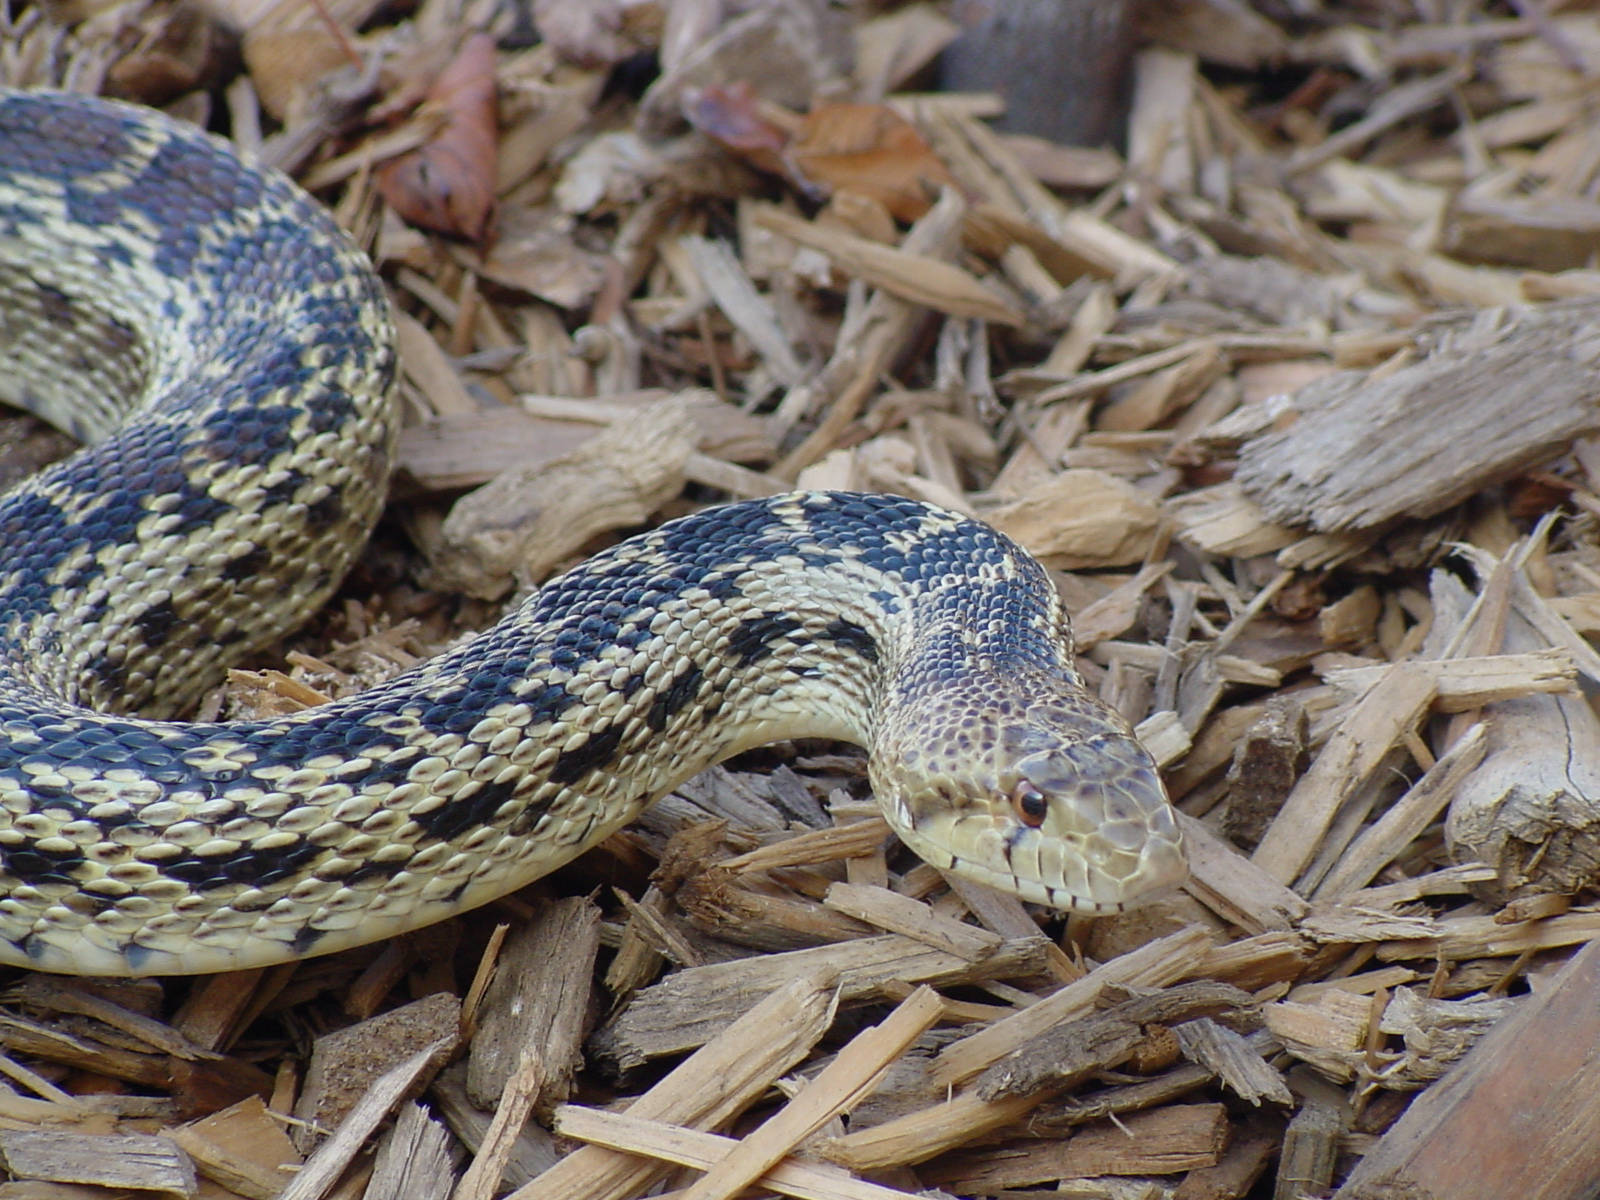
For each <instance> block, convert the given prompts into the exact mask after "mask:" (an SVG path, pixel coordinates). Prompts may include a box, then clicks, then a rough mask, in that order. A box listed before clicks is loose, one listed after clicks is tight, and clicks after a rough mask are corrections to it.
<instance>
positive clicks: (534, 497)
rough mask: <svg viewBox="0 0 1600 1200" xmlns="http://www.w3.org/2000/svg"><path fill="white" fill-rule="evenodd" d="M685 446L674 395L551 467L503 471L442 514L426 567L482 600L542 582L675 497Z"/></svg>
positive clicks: (683, 416) (685, 408) (688, 447)
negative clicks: (526, 582)
mask: <svg viewBox="0 0 1600 1200" xmlns="http://www.w3.org/2000/svg"><path fill="white" fill-rule="evenodd" d="M694 447H695V426H694V419H693V417H692V416H691V413H690V404H689V398H688V394H684V395H677V396H671V397H669V398H667V399H666V400H662V401H660V402H659V403H657V404H653V405H651V406H650V407H649V408H647V409H645V410H643V411H642V412H641V413H639V415H638V416H637V417H636V418H635V419H634V420H632V421H628V422H621V423H618V424H616V425H613V426H611V427H609V428H608V429H606V430H605V432H603V433H600V434H597V435H596V436H595V437H593V438H591V439H589V440H588V441H586V442H584V443H583V445H581V446H580V447H578V449H576V450H574V451H572V453H570V454H567V455H565V456H563V457H562V458H560V459H558V460H556V461H554V462H550V463H544V464H542V465H541V466H539V467H538V468H529V467H514V468H511V469H510V470H507V471H504V472H502V473H501V474H500V475H498V476H496V477H495V478H494V480H493V481H491V482H490V483H487V484H485V485H484V486H483V487H481V488H479V489H478V490H477V491H475V492H473V493H471V494H470V495H467V496H464V497H462V498H461V499H460V500H458V501H457V502H456V503H455V505H454V506H453V507H452V508H451V510H450V515H449V516H448V517H446V518H445V521H444V526H443V529H442V541H441V544H440V545H439V546H437V547H435V549H434V552H433V553H432V554H431V555H430V560H431V562H432V565H433V567H434V569H435V570H436V571H438V572H439V573H440V575H441V577H442V578H443V579H444V580H446V581H447V582H448V583H449V584H450V585H451V586H454V587H458V588H460V589H461V590H462V591H465V592H467V593H468V594H469V595H473V596H477V597H479V598H480V599H486V600H492V599H495V598H497V597H499V596H502V595H504V594H505V592H506V591H507V590H509V589H510V587H511V586H512V583H513V581H514V579H515V578H523V579H542V578H543V577H544V576H545V575H546V574H548V573H549V571H550V570H551V568H552V567H554V566H555V564H556V563H558V562H559V561H560V560H561V559H562V558H563V557H565V556H566V555H568V554H571V553H572V552H573V551H574V550H576V549H578V547H580V546H582V545H583V544H584V543H585V542H587V541H588V540H589V539H590V538H592V537H595V536H596V535H597V534H600V533H603V532H605V531H606V530H608V529H617V528H619V527H626V526H633V525H638V524H641V523H642V522H643V521H644V520H645V519H646V518H648V517H649V516H650V515H651V514H652V513H654V512H655V511H656V510H657V509H658V508H660V507H661V505H662V504H664V503H666V501H667V500H669V499H671V498H672V497H673V496H676V495H677V494H678V492H679V491H680V490H681V489H682V488H683V478H684V477H683V468H684V464H685V463H686V462H687V461H688V458H689V455H690V453H692V452H693V450H694Z"/></svg>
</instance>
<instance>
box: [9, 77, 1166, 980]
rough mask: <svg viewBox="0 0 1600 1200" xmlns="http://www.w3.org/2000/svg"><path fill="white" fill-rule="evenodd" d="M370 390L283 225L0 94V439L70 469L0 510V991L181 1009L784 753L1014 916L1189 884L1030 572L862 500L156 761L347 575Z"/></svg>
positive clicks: (283, 194)
mask: <svg viewBox="0 0 1600 1200" xmlns="http://www.w3.org/2000/svg"><path fill="white" fill-rule="evenodd" d="M393 373H394V351H393V348H392V343H391V331H390V325H389V317H388V310H387V308H386V301H385V299H384V296H383V293H382V291H381V288H380V285H379V283H378V281H377V280H376V278H375V277H374V275H373V272H372V270H371V267H370V266H369V265H368V264H367V263H366V261H365V259H364V258H363V256H362V255H361V254H360V253H359V252H358V251H356V250H355V249H354V248H353V247H352V246H351V245H350V244H349V242H348V241H347V240H346V239H345V238H344V237H343V235H342V234H341V233H340V232H339V231H338V230H337V228H336V227H335V226H334V225H333V223H332V221H331V220H330V218H329V217H328V216H327V214H326V213H325V212H324V211H323V210H322V209H321V208H320V207H319V206H318V205H317V204H316V203H314V202H313V201H311V200H310V199H308V198H307V197H305V196H304V195H303V194H302V193H301V192H300V191H299V190H298V189H296V188H295V187H294V186H293V185H292V184H290V183H289V182H287V181H286V180H284V179H282V178H281V177H279V176H277V175H276V174H273V173H271V172H267V171H262V170H257V169H255V168H253V167H249V166H246V165H244V164H243V163H241V162H240V160H239V159H238V158H236V157H235V155H234V154H233V153H232V152H231V151H230V150H228V149H227V148H226V147H225V146H223V145H222V144H221V143H219V142H217V141H215V140H213V139H212V138H210V137H208V136H207V135H204V134H201V133H199V132H196V131H194V130H191V129H188V128H187V127H185V126H181V125H179V124H177V123H175V122H172V121H170V120H169V119H167V118H165V117H162V116H160V115H159V114H156V113H153V112H150V111H147V110H143V109H138V108H133V107H128V106H123V105H117V104H111V103H108V102H104V101H98V100H90V99H86V98H83V97H74V96H65V95H59V94H50V93H26V92H8V91H0V400H5V401H7V402H10V403H13V404H15V405H18V406H21V407H23V408H27V409H29V410H31V411H33V412H35V413H37V414H39V415H40V416H42V417H44V418H46V419H47V420H50V421H52V422H53V423H55V424H57V425H60V426H61V427H62V428H64V429H66V430H67V431H69V432H71V433H73V434H74V435H76V436H77V437H79V438H80V439H81V440H82V441H84V442H85V443H86V446H85V448H84V449H82V450H81V451H79V452H78V453H77V454H76V455H74V456H72V457H70V458H68V459H66V460H64V461H62V462H60V463H57V464H55V465H54V466H53V467H51V468H49V469H47V470H45V471H43V472H41V473H40V474H38V475H36V476H34V477H33V478H32V479H30V480H28V481H27V482H25V483H24V484H22V485H21V486H19V487H18V488H16V489H15V490H13V491H11V492H10V493H8V494H7V495H5V496H4V497H3V498H0V961H3V962H5V963H10V964H16V965H21V966H30V967H35V968H39V969H43V970H48V971H61V972H70V973H75V974H99V975H144V974H169V973H172V974H179V973H191V972H204V971H220V970H229V969H236V968H243V967H252V966H260V965H264V964H268V963H274V962H281V961H284V960H289V959H294V958H299V957H303V956H307V955H313V954H322V953H327V952H329V951H333V950H338V949H342V948H345V947H349V946H353V945H359V944H362V943H365V942H370V941H374V940H376V939H379V938H385V937H390V936H393V935H395V934H399V933H402V932H404V931H406V930H410V929H415V928H417V927H419V926H422V925H425V924H428V923H430V922H433V921H437V920H440V919H441V918H444V917H447V916H449V915H451V914H453V913H457V912H460V911H462V910H463V909H466V908H470V907H472V906H474V905H479V904H483V903H485V902H486V901H488V900H491V899H493V898H495V897H497V896H500V895H503V894H505V893H506V892H509V891H511V890H512V889H514V888H518V887H521V886H522V885H524V884H526V883H528V882H530V881H531V880H534V879H537V878H538V877H540V876H542V875H544V874H546V873H547V872H549V871H551V870H553V869H554V868H555V867H557V866H559V865H560V864H562V863H564V862H566V861H568V860H569V859H571V858H573V857H574V856H575V855H577V854H578V853H580V852H581V851H583V850H584V849H586V848H587V847H589V846H592V845H594V844H595V843H596V842H598V841H600V840H601V839H603V838H605V837H606V836H608V835H609V834H611V833H612V832H613V831H615V830H617V829H618V828H620V827H621V826H623V825H625V824H627V823H628V821H630V820H631V819H633V818H634V817H635V816H637V815H638V813H639V812H640V811H641V810H642V809H643V808H644V807H645V806H647V805H648V804H650V803H651V802H652V801H654V800H655V799H656V798H657V797H658V796H660V795H662V794H663V793H664V792H666V791H668V790H670V789H671V788H672V787H674V786H676V785H677V784H678V783H680V782H682V781H683V780H684V779H686V778H687V777H689V776H690V775H692V774H694V773H695V772H696V771H699V770H701V769H703V768H704V767H706V766H708V765H710V764H712V763H715V762H717V761H719V760H721V759H724V758H726V757H728V756H729V755H731V754H734V753H737V752H738V751H740V750H744V749H747V748H749V747H752V746H756V745H760V744H762V743H765V742H769V741H772V740H774V739H781V738H793V737H833V738H840V739H845V740H848V741H851V742H855V743H858V744H860V745H863V746H866V747H867V748H868V750H869V753H870V767H869V771H870V778H871V783H872V786H873V788H874V790H875V792H876V794H877V797H878V799H879V801H880V802H881V803H882V805H883V808H884V811H885V813H886V815H887V817H888V819H889V821H890V823H891V824H892V825H893V827H894V828H895V830H896V831H897V832H898V834H899V835H900V837H901V838H902V839H903V840H904V841H905V842H906V843H907V844H908V845H909V846H910V847H911V848H912V849H914V850H915V851H917V852H918V853H919V854H921V855H922V856H923V857H924V858H926V859H927V860H928V861H930V862H932V863H934V864H935V865H936V866H939V867H944V868H949V869H951V870H954V871H956V872H959V873H961V874H963V875H966V876H970V877H972V878H975V879H978V880H982V881H984V882H987V883H991V884H994V885H995V886H997V887H1001V888H1005V889H1009V890H1010V891H1012V892H1015V893H1017V894H1018V895H1021V896H1023V897H1025V898H1027V899H1030V900H1037V901H1042V902H1044V903H1046V904H1050V905H1054V906H1056V907H1058V908H1062V909H1074V910H1078V911H1083V912H1090V913H1095V912H1111V911H1115V910H1118V909H1121V908H1124V907H1126V906H1128V905H1130V904H1133V903H1136V902H1138V901H1140V900H1143V899H1145V898H1146V897H1148V896H1150V895H1153V894H1157V893H1160V892H1162V891H1165V890H1167V889H1168V888H1170V887H1171V886H1172V885H1174V884H1175V883H1176V882H1177V881H1179V880H1180V879H1181V878H1182V877H1183V874H1184V871H1185V866H1184V856H1183V849H1182V844H1181V840H1180V837H1179V834H1178V830H1177V826H1176V824H1175V821H1174V818H1173V814H1172V812H1171V810H1170V808H1169V807H1168V805H1167V803H1166V800H1165V795H1164V793H1163V791H1162V786H1161V783H1160V780H1159V777H1158V776H1157V773H1156V770H1155V767H1154V765H1153V763H1152V762H1151V760H1150V758H1149V756H1148V754H1146V752H1145V751H1144V750H1143V749H1142V748H1141V747H1140V746H1139V745H1138V743H1137V742H1135V741H1134V739H1133V736H1132V734H1131V733H1130V731H1129V730H1128V727H1127V725H1126V724H1125V723H1124V722H1123V721H1122V720H1121V719H1120V718H1119V717H1117V716H1116V715H1115V714H1114V713H1112V712H1111V711H1110V710H1109V709H1107V708H1105V707H1104V706H1103V705H1101V704H1100V703H1099V702H1098V701H1097V700H1095V699H1093V698H1092V697H1091V696H1089V695H1088V693H1087V692H1086V691H1085V690H1084V686H1083V683H1082V680H1081V679H1080V677H1079V676H1078V674H1077V673H1076V671H1075V669H1074V667H1073V665H1072V653H1071V635H1070V632H1069V630H1068V626H1067V620H1066V616H1065V614H1064V612H1063V611H1062V608H1061V605H1060V603H1059V601H1058V600H1057V597H1056V593H1055V589H1054V588H1053V586H1052V585H1051V583H1050V580H1049V578H1048V576H1047V575H1046V574H1045V572H1044V570H1043V569H1042V568H1041V567H1040V566H1039V565H1038V563H1036V562H1035V561H1034V560H1033V559H1032V558H1030V557H1029V556H1028V555H1027V554H1026V553H1025V552H1024V551H1022V550H1021V549H1019V548H1018V547H1017V546H1015V545H1014V544H1012V543H1011V542H1010V541H1008V540H1007V539H1006V538H1004V537H1002V536H1000V535H999V534H998V533H996V532H995V531H993V530H991V529H990V528H988V527H987V526H985V525H983V524H981V523H978V522H976V521H972V520H969V519H966V518H964V517H961V516H958V515H956V514H954V513H950V512H946V511H943V510H941V509H937V508H933V507H930V506H928V505H925V504H920V503H916V502H913V501H909V500H903V499H898V498H895V497H890V496H873V495H857V494H847V493H796V494H792V495H785V496H778V497H775V498H772V499H769V500H761V501H755V502H751V503H740V504H730V505H726V506H724V507H720V508H713V509H709V510H707V511H704V512H701V513H698V514H696V515H694V516H690V517H687V518H684V519H682V520H678V521H674V522H671V523H669V524H666V525H663V526H661V527H660V528H658V529H656V530H655V531H654V532H652V533H648V534H645V535H643V536H640V537H636V538H633V539H631V540H629V541H627V542H624V543H622V544H621V545H619V546H616V547H615V548H613V549H611V550H608V551H606V552H604V553H602V554H600V555H598V556H597V557H595V558H593V559H591V560H590V561H588V562H587V563H585V564H583V565H582V566H580V567H579V568H578V569H576V570H574V571H572V572H571V573H569V574H567V575H565V576H563V577H561V578H559V579H557V580H555V581H554V582H552V583H550V584H548V585H546V586H545V587H544V588H543V589H542V590H540V591H539V592H538V593H537V594H536V595H534V596H533V597H532V598H531V599H530V600H528V601H527V602H526V603H525V604H524V605H523V606H522V607H521V608H520V609H519V610H517V611H515V612H513V613H512V614H511V615H510V616H508V617H506V618H505V619H504V620H503V621H501V622H500V623H499V624H498V625H496V626H494V627H493V628H492V629H490V630H488V631H487V632H485V633H482V634H480V635H478V636H477V637H476V638H474V639H473V640H471V641H469V642H466V643H464V644H463V645H461V646H460V647H459V648H457V649H455V650H453V651H450V652H449V653H446V654H444V655H443V656H441V657H439V658H437V659H435V660H433V661H431V662H428V663H425V664H423V665H422V666H420V667H418V668H416V669H414V670H411V671H409V672H407V673H405V674H403V675H400V676H398V677H397V678H395V679H393V680H391V681H389V682H387V683H384V684H382V685H380V686H378V687H375V688H373V689H371V690H370V691H367V692H365V693H362V694H360V695H357V696H354V697H351V698H348V699H345V700H341V701H338V702H336V703H333V704H328V705H325V706H323V707H320V708H316V709H311V710H308V711H306V712H302V713H297V714H295V715H293V716H288V717H279V718H274V719H267V720H257V721H245V722H234V723H215V724H188V723H181V722H177V721H173V720H170V719H168V718H171V717H172V716H173V715H175V714H178V713H181V712H182V711H183V710H184V709H185V707H186V706H190V705H192V704H193V703H194V702H195V700H196V699H197V697H198V696H199V695H200V694H201V693H202V692H203V691H204V690H205V689H206V688H209V687H211V686H213V685H214V684H215V683H216V682H217V680H218V679H219V678H220V675H221V672H222V670H223V668H224V666H225V664H227V663H228V662H231V661H234V660H236V659H237V658H238V657H239V656H241V655H242V654H245V653H247V652H249V651H250V650H252V649H255V648H259V647H260V646H262V645H264V644H265V643H267V642H270V641H271V640H272V639H274V638H276V637H279V636H281V635H282V634H283V633H284V632H286V631H288V630H290V629H292V628H294V626H295V625H296V624H298V623H299V622H300V621H301V620H302V619H303V618H304V616H305V615H306V613H307V612H308V611H309V610H311V609H313V608H314V607H315V606H316V605H317V604H319V603H320V602H321V601H322V600H324V599H325V598H326V597H327V596H328V595H329V593H330V591H331V590H332V589H333V587H334V586H335V585H336V584H337V582H338V580H339V579H340V577H341V576H342V575H343V573H344V571H345V568H346V567H347V566H348V565H349V563H350V561H351V558H352V556H353V555H354V554H355V553H356V551H357V549H358V548H359V546H360V544H361V543H362V541H363V539H364V538H365V536H366V534H367V532H368V531H369V529H370V527H371V525H372V523H373V522H374V521H375V520H376V517H377V514H378V511H379V508H380V506H381V504H382V500H383V495H384V490H385V484H386V481H387V477H388V473H389V466H390V461H391V457H392V451H393V446H394V438H395V431H396V426H397V417H396V415H395V411H394V406H393V404H392V402H391V399H390V384H391V379H392V376H393ZM127 714H139V715H137V716H135V715H127Z"/></svg>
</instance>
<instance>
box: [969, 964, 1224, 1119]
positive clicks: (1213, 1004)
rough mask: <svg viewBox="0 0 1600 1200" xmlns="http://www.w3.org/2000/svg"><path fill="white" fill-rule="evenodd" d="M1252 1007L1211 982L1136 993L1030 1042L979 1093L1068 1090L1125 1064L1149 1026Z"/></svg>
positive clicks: (989, 1075) (988, 1075) (998, 1066)
mask: <svg viewBox="0 0 1600 1200" xmlns="http://www.w3.org/2000/svg"><path fill="white" fill-rule="evenodd" d="M1251 1007H1252V1001H1251V999H1250V997H1249V995H1248V994H1247V993H1245V992H1242V991H1240V990H1239V989H1238V988H1235V987H1229V986H1228V985H1227V984H1225V983H1213V982H1210V981H1197V982H1194V983H1181V984H1176V985H1174V986H1172V987H1169V988H1165V989H1163V990H1160V991H1155V992H1151V993H1149V994H1146V995H1137V996H1134V997H1132V998H1131V999H1127V1000H1123V1001H1122V1002H1121V1003H1118V1004H1115V1005H1113V1006H1112V1007H1110V1008H1108V1009H1106V1010H1105V1011H1103V1012H1098V1013H1094V1014H1092V1015H1090V1016H1087V1017H1083V1018H1081V1019H1079V1020H1076V1021H1065V1022H1062V1023H1061V1024H1059V1025H1056V1026H1053V1027H1051V1028H1050V1029H1047V1030H1045V1031H1044V1032H1043V1033H1041V1034H1039V1035H1038V1036H1037V1037H1034V1038H1030V1039H1029V1040H1028V1042H1027V1043H1025V1044H1024V1045H1022V1046H1019V1047H1018V1048H1017V1049H1016V1050H1014V1051H1012V1052H1011V1053H1010V1054H1008V1055H1007V1056H1006V1057H1005V1058H1003V1059H1001V1060H1000V1061H999V1062H997V1063H995V1064H994V1066H992V1067H990V1068H989V1069H988V1070H986V1071H984V1073H983V1074H982V1075H980V1076H978V1081H977V1088H978V1095H979V1096H981V1097H982V1098H983V1099H985V1100H993V1099H995V1098H997V1097H999V1096H1003V1095H1032V1094H1034V1093H1037V1092H1045V1091H1048V1092H1060V1091H1065V1090H1066V1089H1067V1088H1069V1087H1072V1086H1073V1085H1074V1084H1076V1083H1078V1082H1080V1081H1081V1080H1083V1079H1086V1078H1088V1077H1089V1076H1090V1075H1092V1074H1094V1073H1096V1072H1098V1071H1105V1070H1109V1069H1111V1068H1113V1067H1117V1066H1121V1065H1122V1064H1123V1063H1125V1062H1127V1061H1128V1059H1129V1058H1131V1057H1132V1056H1133V1053H1134V1051H1135V1049H1136V1048H1137V1046H1138V1045H1139V1042H1140V1040H1141V1039H1142V1038H1143V1037H1144V1035H1145V1030H1146V1027H1147V1026H1150V1025H1171V1024H1174V1023H1176V1022H1179V1021H1186V1020H1189V1019H1191V1018H1194V1017H1200V1016H1211V1015H1216V1014H1220V1013H1224V1012H1226V1013H1237V1012H1241V1011H1247V1010H1249V1009H1250V1008H1251Z"/></svg>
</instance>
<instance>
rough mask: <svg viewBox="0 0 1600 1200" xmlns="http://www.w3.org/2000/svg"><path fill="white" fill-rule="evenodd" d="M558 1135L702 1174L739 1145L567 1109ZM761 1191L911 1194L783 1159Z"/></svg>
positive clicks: (831, 1198)
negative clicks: (674, 1164) (647, 1156)
mask: <svg viewBox="0 0 1600 1200" xmlns="http://www.w3.org/2000/svg"><path fill="white" fill-rule="evenodd" d="M556 1132H557V1133H560V1134H562V1135H563V1136H565V1137H570V1138H576V1139H577V1140H579V1141H582V1142H589V1143H591V1144H593V1145H596V1146H605V1147H608V1148H610V1149H613V1150H621V1151H625V1152H626V1153H629V1154H647V1155H649V1156H650V1157H652V1158H659V1159H661V1160H662V1161H663V1162H669V1163H677V1164H678V1165H679V1166H683V1167H698V1168H700V1169H702V1170H704V1169H706V1168H708V1167H710V1166H711V1165H712V1164H713V1163H716V1162H718V1161H719V1160H721V1159H722V1158H723V1157H725V1156H726V1155H727V1154H728V1153H729V1152H730V1151H731V1150H732V1149H733V1148H734V1147H735V1146H737V1145H738V1144H739V1143H738V1142H736V1141H734V1140H733V1139H732V1138H730V1137H723V1136H722V1135H721V1134H716V1133H706V1132H704V1131H702V1130H698V1129H685V1128H683V1127H682V1126H681V1125H669V1124H666V1123H664V1122H662V1121H652V1120H648V1119H646V1118H644V1117H637V1116H634V1115H633V1114H632V1113H612V1112H605V1111H603V1110H601V1109H597V1108H581V1107H579V1106H578V1105H576V1104H563V1105H562V1106H561V1107H560V1108H558V1109H556ZM756 1182H757V1184H758V1186H760V1187H761V1188H765V1189H770V1190H772V1191H774V1192H778V1193H780V1194H781V1195H785V1196H795V1197H797V1198H798V1200H909V1197H910V1196H911V1193H909V1192H902V1191H897V1190H896V1189H894V1188H887V1187H883V1186H882V1185H881V1184H876V1183H868V1182H866V1181H865V1180H861V1179H853V1178H851V1177H850V1176H849V1175H845V1174H842V1173H840V1172H839V1171H836V1170H831V1169H829V1168H826V1167H818V1166H815V1165H813V1164H811V1163H804V1162H799V1161H796V1160H794V1159H785V1160H783V1161H782V1162H779V1163H778V1164H777V1165H776V1166H774V1167H773V1168H772V1169H771V1170H769V1171H767V1172H766V1174H764V1175H762V1176H761V1177H760V1178H759V1179H758V1180H757V1181H756Z"/></svg>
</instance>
